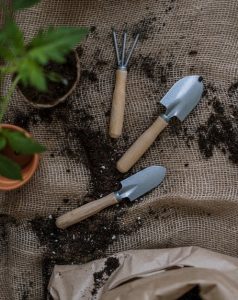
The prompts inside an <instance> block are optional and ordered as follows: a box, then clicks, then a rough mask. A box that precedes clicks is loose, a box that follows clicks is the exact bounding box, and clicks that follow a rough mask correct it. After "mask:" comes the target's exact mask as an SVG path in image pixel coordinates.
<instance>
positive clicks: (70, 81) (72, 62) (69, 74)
mask: <svg viewBox="0 0 238 300" xmlns="http://www.w3.org/2000/svg"><path fill="white" fill-rule="evenodd" d="M44 71H45V73H48V74H49V73H50V72H54V73H57V74H59V75H62V74H63V78H62V79H63V82H62V81H61V82H54V81H50V80H48V82H47V86H48V91H47V92H38V91H37V90H36V89H35V88H33V87H25V86H23V85H22V84H18V87H19V88H20V90H21V92H22V93H23V95H24V96H25V97H26V98H27V99H29V100H30V101H32V102H34V103H38V104H48V103H49V104H54V103H55V102H56V101H57V100H58V99H59V98H61V97H63V96H64V95H65V94H67V92H68V91H69V90H70V89H71V87H72V86H73V85H74V83H75V80H76V78H77V62H76V58H75V54H74V52H71V53H70V54H69V55H68V56H67V57H66V61H65V63H63V64H59V63H55V62H49V63H48V64H47V65H46V66H45V67H44Z"/></svg>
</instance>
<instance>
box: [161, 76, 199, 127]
mask: <svg viewBox="0 0 238 300" xmlns="http://www.w3.org/2000/svg"><path fill="white" fill-rule="evenodd" d="M202 93H203V83H202V77H201V76H198V75H193V76H186V77H184V78H182V79H180V80H179V81H177V82H176V83H175V84H174V85H173V86H172V87H171V89H170V90H169V91H168V93H167V94H166V95H165V96H164V97H163V98H162V100H161V101H160V103H161V104H162V105H164V106H165V107H166V108H167V110H166V113H165V115H166V116H167V117H168V119H171V118H172V117H177V118H178V119H179V120H180V121H183V120H184V119H185V118H186V117H187V115H188V114H189V113H190V112H191V111H192V110H193V109H194V107H195V106H196V105H197V104H198V102H199V100H200V99H201V97H202Z"/></svg>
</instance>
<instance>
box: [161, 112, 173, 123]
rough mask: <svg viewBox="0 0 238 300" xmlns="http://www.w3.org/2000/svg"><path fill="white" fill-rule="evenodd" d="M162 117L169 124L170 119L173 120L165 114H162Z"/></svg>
mask: <svg viewBox="0 0 238 300" xmlns="http://www.w3.org/2000/svg"><path fill="white" fill-rule="evenodd" d="M160 117H161V118H162V119H163V120H165V122H167V123H169V121H170V119H171V118H170V117H169V116H167V115H165V114H161V115H160Z"/></svg>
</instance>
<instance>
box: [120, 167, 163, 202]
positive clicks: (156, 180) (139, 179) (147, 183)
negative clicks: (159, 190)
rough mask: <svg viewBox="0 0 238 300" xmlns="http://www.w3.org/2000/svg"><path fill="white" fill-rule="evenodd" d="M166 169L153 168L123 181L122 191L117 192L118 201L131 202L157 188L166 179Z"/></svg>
mask: <svg viewBox="0 0 238 300" xmlns="http://www.w3.org/2000/svg"><path fill="white" fill-rule="evenodd" d="M165 173H166V168H164V167H162V166H151V167H148V168H145V169H143V170H142V171H140V172H138V173H136V174H134V175H132V176H130V177H128V178H126V179H125V180H123V181H121V186H122V187H121V189H120V190H119V191H117V192H115V196H116V198H117V200H118V201H120V200H122V199H124V198H128V199H129V200H130V201H133V200H135V199H136V198H138V197H140V196H142V195H144V194H145V193H147V192H149V191H150V190H152V189H154V188H155V187H157V186H158V185H159V184H160V183H161V182H162V181H163V179H164V177H165Z"/></svg>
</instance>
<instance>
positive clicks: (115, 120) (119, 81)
mask: <svg viewBox="0 0 238 300" xmlns="http://www.w3.org/2000/svg"><path fill="white" fill-rule="evenodd" d="M112 33H113V40H114V46H115V50H116V56H117V65H118V69H117V71H116V85H115V89H114V93H113V99H112V110H111V119H110V127H109V135H110V136H111V137H112V138H118V137H119V136H120V135H121V133H122V127H123V119H124V109H125V97H126V78H127V66H128V62H129V60H130V57H131V55H132V53H133V51H134V49H135V46H136V44H137V42H138V38H139V34H137V35H136V37H135V40H134V43H133V45H132V46H131V49H130V51H129V54H128V56H127V58H126V39H127V32H126V31H124V33H123V42H122V50H121V56H120V54H119V49H118V42H117V35H116V32H115V31H114V30H113V31H112Z"/></svg>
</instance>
